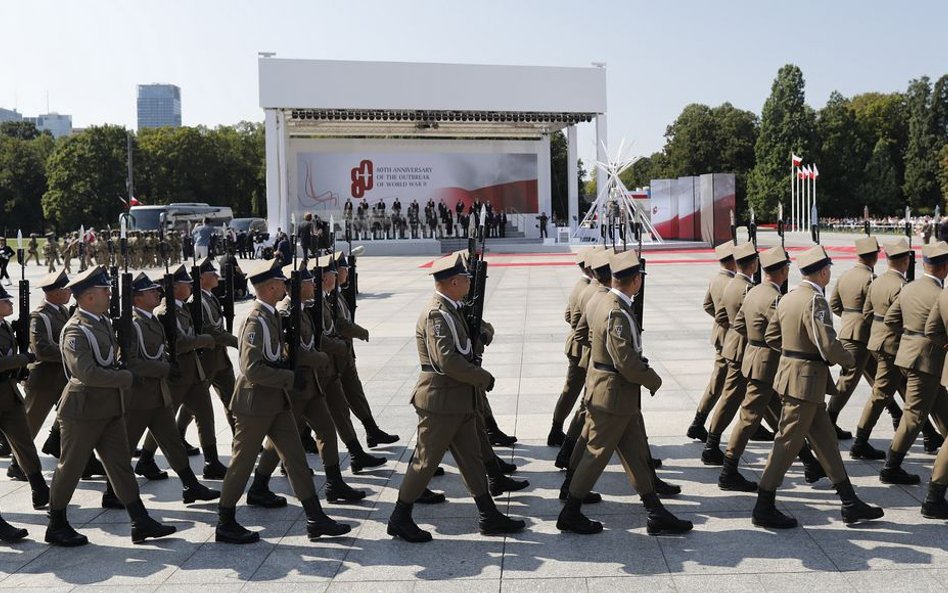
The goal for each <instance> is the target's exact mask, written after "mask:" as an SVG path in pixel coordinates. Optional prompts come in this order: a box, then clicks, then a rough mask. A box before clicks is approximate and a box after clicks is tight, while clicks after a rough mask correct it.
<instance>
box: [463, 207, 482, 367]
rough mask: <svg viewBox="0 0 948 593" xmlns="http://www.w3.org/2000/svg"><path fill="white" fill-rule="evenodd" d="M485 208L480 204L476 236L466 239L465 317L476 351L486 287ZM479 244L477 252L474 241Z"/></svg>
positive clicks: (472, 346)
mask: <svg viewBox="0 0 948 593" xmlns="http://www.w3.org/2000/svg"><path fill="white" fill-rule="evenodd" d="M486 214H487V212H486V210H485V209H484V206H481V211H480V220H479V223H478V225H477V228H476V230H475V233H476V235H477V237H476V238H472V239H469V240H468V264H467V265H468V270H470V271H471V272H472V273H473V277H472V278H471V287H470V289H469V290H468V296H467V303H466V307H465V309H466V315H465V317H466V319H467V327H468V334H469V336H470V338H471V350H472V351H474V352H476V350H477V349H476V347H475V346H476V344H477V340H478V339H479V338H480V335H481V325H482V322H483V320H484V299H485V297H486V289H487V262H486V261H484V253H485V249H484V247H485V243H486V241H485V237H484V223H485V222H486V219H487V217H486ZM477 242H479V243H480V245H481V249H480V252H478V250H477V247H476V243H477Z"/></svg>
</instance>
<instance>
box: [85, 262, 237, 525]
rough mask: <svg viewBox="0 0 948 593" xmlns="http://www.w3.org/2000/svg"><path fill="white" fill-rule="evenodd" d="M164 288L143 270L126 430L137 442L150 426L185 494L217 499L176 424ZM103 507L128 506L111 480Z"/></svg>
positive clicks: (136, 298) (129, 359) (127, 357)
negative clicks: (161, 306) (161, 314)
mask: <svg viewBox="0 0 948 593" xmlns="http://www.w3.org/2000/svg"><path fill="white" fill-rule="evenodd" d="M160 288H161V287H160V286H158V285H157V284H155V283H154V282H152V280H151V278H149V277H148V276H147V275H146V274H145V273H144V272H142V273H139V274H138V276H137V277H136V278H135V280H134V281H133V282H132V291H133V293H134V294H133V296H132V302H133V303H134V309H133V310H132V328H133V330H134V331H133V332H132V333H133V335H132V336H131V340H129V350H128V352H122V358H123V360H124V361H125V365H126V368H127V369H128V370H129V371H131V372H132V373H133V374H134V375H135V384H134V389H133V390H132V391H131V392H127V393H126V397H125V433H126V435H127V437H128V442H129V443H137V442H138V441H139V440H140V439H141V438H142V435H143V434H144V433H145V429H148V430H149V431H150V432H151V434H153V435H154V437H155V439H156V440H157V441H158V444H159V445H161V451H162V453H164V454H165V457H166V458H167V459H168V463H169V464H171V468H172V469H173V470H174V471H175V472H177V473H178V477H179V478H180V479H181V485H182V486H183V487H184V488H183V490H182V493H181V498H182V499H183V500H184V503H185V504H190V503H192V502H195V501H199V500H200V501H207V500H217V499H218V498H219V497H220V495H221V493H220V492H218V491H217V490H211V489H210V488H208V487H207V486H205V485H203V484H201V483H200V482H198V479H197V477H195V475H194V472H193V471H191V465H190V463H189V462H188V454H187V452H186V451H185V449H184V444H183V443H182V442H181V436H180V434H179V433H178V429H177V427H176V426H175V423H174V411H173V408H172V406H173V399H172V397H171V389H170V388H169V387H168V382H167V378H168V375H169V373H170V372H171V363H170V362H169V361H168V360H167V356H166V354H165V341H166V338H165V330H164V327H162V325H161V321H159V320H158V318H157V317H156V316H155V314H154V311H155V307H157V306H158V303H159V302H160V301H161V297H160V295H159V292H158V290H159V289H160ZM129 453H131V451H129ZM129 458H130V455H129ZM102 507H103V508H112V509H115V508H119V509H120V508H123V506H122V502H121V501H120V500H119V499H118V497H117V496H116V495H115V492H114V490H113V489H112V483H111V481H107V482H106V491H105V493H104V494H103V495H102Z"/></svg>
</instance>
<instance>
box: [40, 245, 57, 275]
mask: <svg viewBox="0 0 948 593" xmlns="http://www.w3.org/2000/svg"><path fill="white" fill-rule="evenodd" d="M43 257H45V258H46V271H47V272H55V271H56V260H58V259H59V249H58V246H57V245H56V240H55V239H52V238H49V239H47V240H46V245H44V246H43Z"/></svg>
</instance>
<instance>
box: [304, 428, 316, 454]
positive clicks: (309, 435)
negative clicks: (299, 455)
mask: <svg viewBox="0 0 948 593" xmlns="http://www.w3.org/2000/svg"><path fill="white" fill-rule="evenodd" d="M300 442H301V443H303V450H304V451H306V452H307V453H311V454H313V455H317V454H319V447H318V446H317V445H316V440H315V439H314V438H313V431H312V430H310V429H309V427H308V426H307V427H305V428H303V430H301V431H300Z"/></svg>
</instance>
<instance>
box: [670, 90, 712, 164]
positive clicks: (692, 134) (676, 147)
mask: <svg viewBox="0 0 948 593" xmlns="http://www.w3.org/2000/svg"><path fill="white" fill-rule="evenodd" d="M718 141H719V135H718V126H717V125H716V123H715V121H714V115H713V114H712V112H711V108H710V107H708V106H707V105H700V104H697V103H692V104H691V105H688V106H686V107H685V108H684V109H683V110H682V112H681V114H680V115H679V116H678V118H677V119H676V120H675V121H674V122H673V123H672V124H671V125H670V126H668V127H667V128H666V129H665V148H664V151H665V156H666V157H667V163H668V166H669V168H670V169H671V172H672V175H673V176H675V177H681V176H685V175H701V174H702V173H708V172H712V171H715V170H716V169H717V165H718V163H719V162H720V146H719V145H718Z"/></svg>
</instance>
